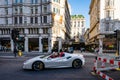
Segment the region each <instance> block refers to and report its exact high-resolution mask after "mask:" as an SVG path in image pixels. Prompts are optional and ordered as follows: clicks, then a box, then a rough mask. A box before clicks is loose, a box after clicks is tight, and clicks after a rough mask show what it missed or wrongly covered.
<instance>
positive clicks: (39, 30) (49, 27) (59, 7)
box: [0, 0, 70, 52]
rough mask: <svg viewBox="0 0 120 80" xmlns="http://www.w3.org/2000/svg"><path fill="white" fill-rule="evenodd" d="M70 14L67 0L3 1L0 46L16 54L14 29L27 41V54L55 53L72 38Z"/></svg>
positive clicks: (24, 49) (0, 7)
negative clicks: (55, 50) (53, 51)
mask: <svg viewBox="0 0 120 80" xmlns="http://www.w3.org/2000/svg"><path fill="white" fill-rule="evenodd" d="M69 24H70V13H69V7H68V2H67V0H1V2H0V45H1V46H2V47H4V48H7V49H9V50H10V51H13V49H14V46H13V45H14V43H13V40H12V39H11V31H12V29H17V30H18V31H19V33H20V37H24V38H25V40H24V41H22V42H21V43H20V44H21V45H22V46H23V51H25V52H29V51H39V52H51V50H52V49H53V48H55V47H57V49H58V50H60V49H61V48H62V44H63V42H66V40H68V39H69V36H70V35H69V34H70V25H69Z"/></svg>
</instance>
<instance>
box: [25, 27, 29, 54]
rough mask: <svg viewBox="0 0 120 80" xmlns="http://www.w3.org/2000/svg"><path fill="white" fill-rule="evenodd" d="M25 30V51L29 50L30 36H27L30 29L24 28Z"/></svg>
mask: <svg viewBox="0 0 120 80" xmlns="http://www.w3.org/2000/svg"><path fill="white" fill-rule="evenodd" d="M24 31H25V35H24V36H25V43H24V45H25V47H24V50H25V52H28V45H29V44H28V37H27V34H28V29H25V30H24Z"/></svg>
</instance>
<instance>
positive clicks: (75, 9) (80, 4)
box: [68, 0, 91, 28]
mask: <svg viewBox="0 0 120 80" xmlns="http://www.w3.org/2000/svg"><path fill="white" fill-rule="evenodd" d="M90 2H91V0H68V3H69V4H70V6H71V9H72V10H71V15H75V14H76V15H78V14H80V15H83V16H84V17H85V19H86V28H89V24H90V20H89V14H88V13H89V6H90Z"/></svg>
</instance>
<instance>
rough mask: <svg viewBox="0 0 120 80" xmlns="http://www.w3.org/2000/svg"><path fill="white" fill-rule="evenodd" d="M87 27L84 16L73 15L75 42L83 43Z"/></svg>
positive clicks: (73, 36) (72, 27)
mask: <svg viewBox="0 0 120 80" xmlns="http://www.w3.org/2000/svg"><path fill="white" fill-rule="evenodd" d="M85 26H86V25H85V18H84V16H83V15H71V39H75V42H80V41H82V42H83V41H84V37H83V35H84V32H85Z"/></svg>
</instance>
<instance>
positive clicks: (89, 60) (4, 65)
mask: <svg viewBox="0 0 120 80" xmlns="http://www.w3.org/2000/svg"><path fill="white" fill-rule="evenodd" d="M29 58H31V57H30V56H29V57H25V56H23V57H16V58H14V57H1V58H0V80H8V79H9V80H16V79H17V80H102V79H101V78H100V77H98V76H93V75H91V73H90V72H91V70H92V66H93V60H94V56H92V55H89V56H87V55H86V56H85V58H86V64H85V65H84V66H83V67H82V68H81V69H73V68H61V69H45V70H43V71H32V70H23V69H22V63H23V62H24V61H25V60H27V59H29Z"/></svg>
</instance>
